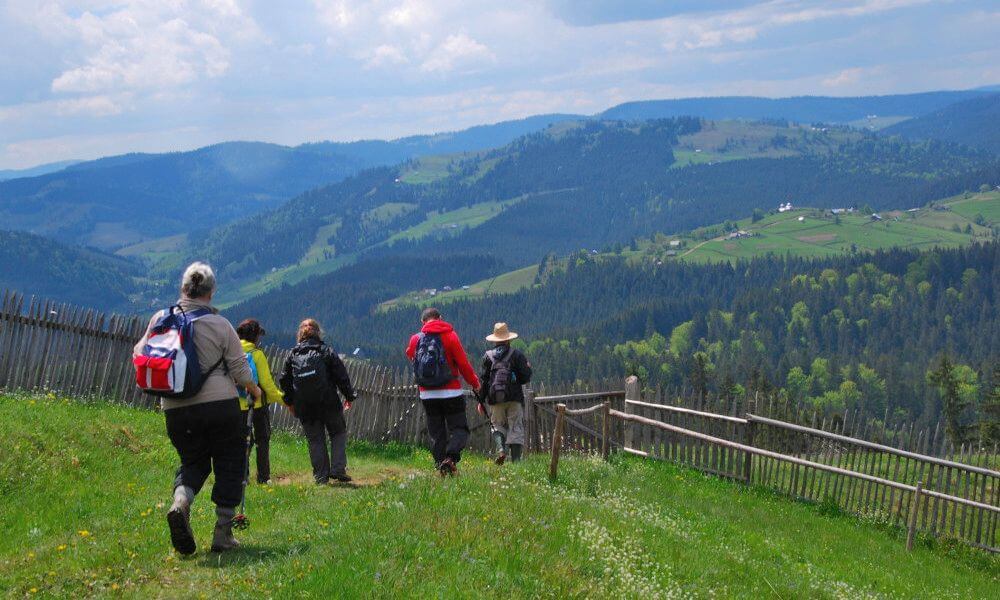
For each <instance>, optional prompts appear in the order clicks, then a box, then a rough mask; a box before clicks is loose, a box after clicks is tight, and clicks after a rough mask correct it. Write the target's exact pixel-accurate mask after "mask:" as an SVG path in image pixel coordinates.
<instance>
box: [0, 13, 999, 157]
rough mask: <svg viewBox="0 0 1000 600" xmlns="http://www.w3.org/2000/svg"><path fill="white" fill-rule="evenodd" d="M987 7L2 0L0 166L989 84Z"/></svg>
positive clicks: (994, 59) (994, 56)
mask: <svg viewBox="0 0 1000 600" xmlns="http://www.w3.org/2000/svg"><path fill="white" fill-rule="evenodd" d="M998 31H1000V2H997V1H996V0H984V1H976V0H969V1H961V0H956V1H946V0H937V1H927V0H838V1H809V2H807V1H801V0H773V1H769V2H756V1H753V0H733V1H728V2H726V1H721V0H674V1H658V0H631V1H628V2H621V1H619V2H616V1H612V0H536V1H528V0H493V1H481V0H436V1H430V0H355V1H341V0H282V1H281V2H274V1H273V0H246V1H243V0H117V1H114V0H92V1H83V0H81V1H72V0H57V1H46V0H0V169H2V168H24V167H28V166H33V165H36V164H40V163H45V162H51V161H57V160H65V159H89V158H96V157H99V156H106V155H112V154H121V153H124V152H131V151H168V150H186V149H192V148H196V147H200V146H204V145H208V144H211V143H215V142H220V141H226V140H263V141H271V142H277V143H282V144H289V145H294V144H299V143H303V142H308V141H319V140H338V141H348V140H355V139H363V138H383V139H392V138H397V137H402V136H406V135H412V134H415V133H430V132H437V131H448V130H455V129H461V128H464V127H468V126H471V125H477V124H482V123H493V122H498V121H503V120H508V119H516V118H520V117H525V116H529V115H533V114H541V113H549V112H571V113H585V114H592V113H596V112H599V111H601V110H604V109H606V108H608V107H610V106H613V105H615V104H618V103H621V102H625V101H630V100H645V99H657V98H676V97H689V96H719V95H757V96H769V97H781V96H791V95H831V96H856V95H870V94H891V93H905V92H917V91H927V90H936V89H968V88H974V87H979V86H985V85H994V84H997V83H1000V35H998V33H997V32H998Z"/></svg>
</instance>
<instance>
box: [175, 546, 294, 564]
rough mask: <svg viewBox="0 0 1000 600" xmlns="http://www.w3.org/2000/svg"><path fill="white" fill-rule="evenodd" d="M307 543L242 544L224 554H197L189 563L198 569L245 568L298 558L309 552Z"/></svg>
mask: <svg viewBox="0 0 1000 600" xmlns="http://www.w3.org/2000/svg"><path fill="white" fill-rule="evenodd" d="M309 547H310V545H309V544H308V543H304V542H303V543H297V544H284V545H279V546H261V545H256V544H244V545H241V546H240V547H239V548H236V549H234V550H228V551H226V552H199V553H198V554H197V555H195V556H193V557H191V558H190V559H188V560H190V561H192V562H194V563H195V564H197V565H198V566H199V567H207V568H212V569H225V568H227V567H246V566H249V565H259V564H264V563H270V562H275V561H279V560H283V559H286V558H288V557H290V556H298V555H301V554H305V553H306V552H308V551H309Z"/></svg>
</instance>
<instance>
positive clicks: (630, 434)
mask: <svg viewBox="0 0 1000 600" xmlns="http://www.w3.org/2000/svg"><path fill="white" fill-rule="evenodd" d="M640 394H641V391H640V387H639V378H638V377H636V376H635V375H629V376H628V377H627V378H626V379H625V406H624V407H623V410H622V412H624V413H625V414H631V412H632V410H631V409H630V408H629V403H628V401H629V400H636V401H638V400H641V399H642V398H640ZM623 425H624V427H625V436H624V441H625V447H626V448H635V440H634V439H633V438H634V436H635V431H634V427H633V426H632V422H631V421H625V422H624V423H623Z"/></svg>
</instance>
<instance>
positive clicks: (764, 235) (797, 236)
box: [681, 210, 971, 262]
mask: <svg viewBox="0 0 1000 600" xmlns="http://www.w3.org/2000/svg"><path fill="white" fill-rule="evenodd" d="M785 214H786V215H787V217H785V218H784V219H781V220H777V221H775V222H773V223H770V224H765V225H757V226H754V225H750V226H748V227H749V229H748V231H749V232H751V233H752V234H753V235H752V237H747V238H741V239H713V240H711V241H708V242H706V243H705V244H703V245H701V246H699V247H697V249H695V250H693V251H691V252H690V253H689V254H682V255H681V257H682V258H683V259H684V260H691V261H696V262H714V261H719V260H738V259H741V258H744V259H746V258H751V257H753V256H759V255H762V254H786V253H791V254H793V255H796V256H806V257H819V256H829V255H834V254H844V253H848V252H855V251H871V250H877V249H879V248H889V247H899V248H921V249H923V248H932V247H935V246H936V247H957V246H960V245H962V244H966V243H968V242H969V241H970V238H971V236H970V235H968V234H965V233H961V232H955V231H950V230H948V229H943V228H938V227H935V226H931V225H926V224H924V223H922V222H921V219H920V217H919V216H918V217H917V218H915V219H910V218H909V217H907V216H898V218H899V220H896V218H897V215H892V216H890V214H889V213H886V215H884V216H883V220H881V221H876V220H872V219H871V218H870V217H869V216H860V215H844V216H841V217H840V223H839V224H838V223H837V222H836V220H835V218H834V217H832V216H816V214H815V212H814V211H810V210H796V211H791V212H790V213H785ZM799 217H801V218H803V220H802V221H799V220H798V219H799Z"/></svg>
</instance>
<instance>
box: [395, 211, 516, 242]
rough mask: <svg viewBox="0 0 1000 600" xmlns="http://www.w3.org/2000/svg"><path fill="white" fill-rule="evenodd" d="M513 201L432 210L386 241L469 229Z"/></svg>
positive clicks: (413, 238)
mask: <svg viewBox="0 0 1000 600" xmlns="http://www.w3.org/2000/svg"><path fill="white" fill-rule="evenodd" d="M512 203H513V202H480V203H478V204H473V205H471V206H463V207H462V208H459V209H456V210H449V211H445V212H437V211H431V212H429V213H427V218H426V219H425V220H423V221H421V222H420V223H418V224H417V225H414V226H413V227H410V228H408V229H405V230H403V231H400V232H399V233H396V234H394V235H393V236H392V237H390V238H389V239H388V241H387V242H386V243H390V244H391V243H392V242H395V241H398V240H419V239H421V238H425V237H428V236H431V235H435V234H443V235H454V234H455V233H458V232H460V231H462V230H463V229H467V228H469V227H475V226H477V225H481V224H483V223H485V222H486V221H488V220H490V219H492V218H493V217H495V216H497V214H499V213H500V211H501V210H503V208H504V206H507V205H509V204H512Z"/></svg>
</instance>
